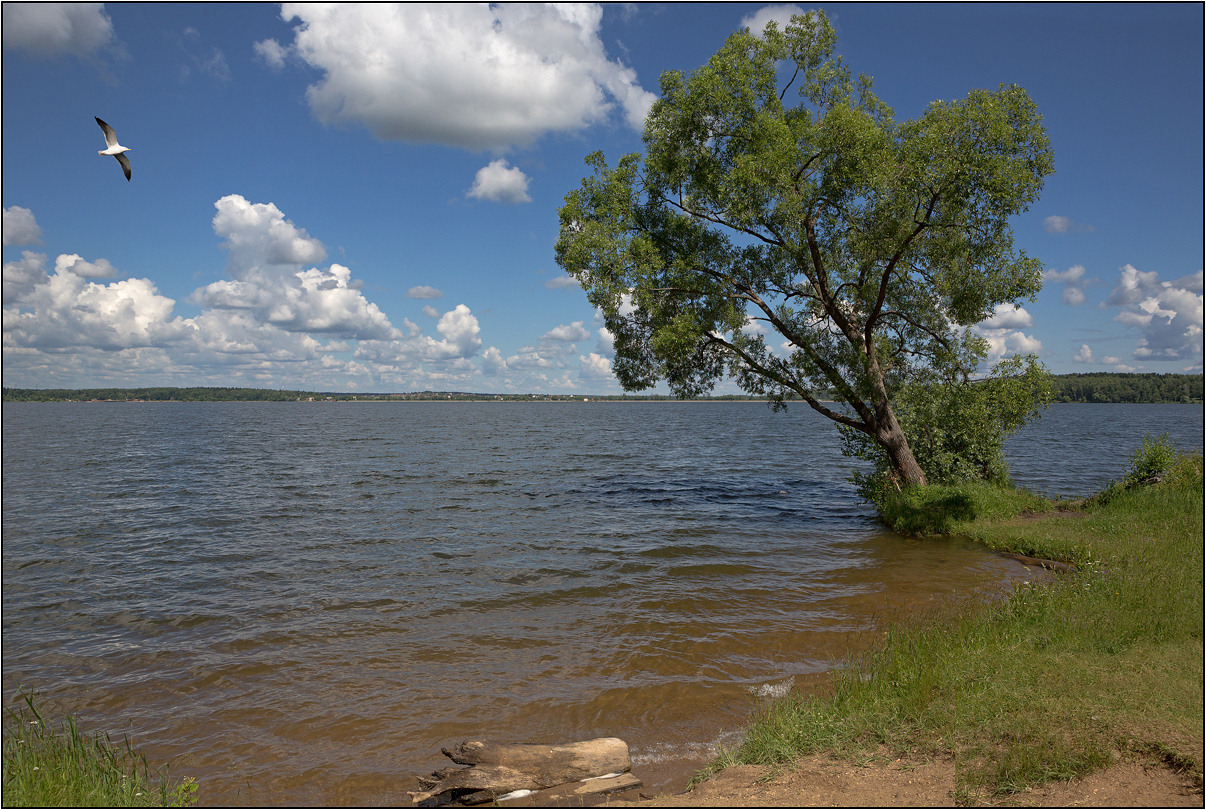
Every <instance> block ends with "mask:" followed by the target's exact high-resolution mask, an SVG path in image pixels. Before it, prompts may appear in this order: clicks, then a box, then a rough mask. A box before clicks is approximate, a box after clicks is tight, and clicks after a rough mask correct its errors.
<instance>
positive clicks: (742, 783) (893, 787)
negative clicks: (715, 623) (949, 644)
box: [609, 757, 1203, 807]
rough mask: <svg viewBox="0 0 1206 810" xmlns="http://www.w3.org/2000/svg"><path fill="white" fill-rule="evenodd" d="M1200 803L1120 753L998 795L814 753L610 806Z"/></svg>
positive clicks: (948, 768)
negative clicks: (1067, 777) (1102, 765)
mask: <svg viewBox="0 0 1206 810" xmlns="http://www.w3.org/2000/svg"><path fill="white" fill-rule="evenodd" d="M956 804H960V805H964V804H974V805H986V804H996V805H1006V806H1014V807H1018V806H1020V807H1202V806H1203V796H1202V788H1201V785H1200V784H1198V783H1196V781H1195V780H1194V779H1193V777H1191V776H1189V775H1187V774H1177V773H1175V772H1174V771H1173V770H1172V769H1170V768H1168V767H1167V766H1164V765H1160V764H1155V763H1150V762H1149V763H1145V762H1141V761H1138V760H1123V761H1120V762H1118V764H1116V765H1114V766H1113V767H1111V768H1109V769H1107V770H1105V771H1102V772H1099V773H1095V774H1092V775H1090V776H1087V777H1085V778H1083V779H1077V780H1074V781H1072V782H1051V783H1048V784H1047V785H1044V786H1042V787H1038V788H1028V789H1027V790H1025V791H1024V792H1022V793H1016V794H1012V795H1010V796H1005V797H1000V798H998V799H996V800H995V801H994V800H993V799H992V797H988V796H969V797H967V798H966V799H965V800H963V801H958V802H957V801H956V794H955V768H954V764H953V763H952V762H929V763H922V764H916V765H914V764H909V763H904V762H901V761H899V760H897V761H896V762H891V763H887V764H871V765H868V766H863V767H860V766H858V765H853V764H851V763H849V762H838V761H835V760H832V759H828V758H823V757H817V758H809V759H804V760H801V761H800V762H799V763H797V765H796V767H795V768H794V769H792V770H785V771H782V772H779V773H775V772H774V771H771V770H770V769H768V768H763V767H758V766H753V765H742V766H739V767H735V768H728V769H726V770H724V771H721V772H720V773H718V774H716V775H715V776H713V777H712V778H711V779H709V780H708V781H707V782H704V783H702V784H700V785H698V786H696V787H695V789H694V790H691V791H690V792H688V793H685V794H681V795H677V796H661V797H658V798H655V799H651V800H646V801H641V802H635V803H625V802H612V803H610V805H609V806H627V807H953V806H956Z"/></svg>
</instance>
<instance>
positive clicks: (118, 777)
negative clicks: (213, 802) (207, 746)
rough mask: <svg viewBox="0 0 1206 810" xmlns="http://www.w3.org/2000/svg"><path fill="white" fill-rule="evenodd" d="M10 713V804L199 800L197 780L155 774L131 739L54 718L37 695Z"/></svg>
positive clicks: (180, 803) (25, 696)
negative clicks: (115, 738)
mask: <svg viewBox="0 0 1206 810" xmlns="http://www.w3.org/2000/svg"><path fill="white" fill-rule="evenodd" d="M18 698H19V699H21V700H24V702H25V707H23V708H21V709H15V710H14V709H7V710H6V711H5V716H4V743H3V761H4V775H3V785H4V786H3V804H4V805H5V806H6V807H81V806H84V807H185V806H188V805H189V804H192V803H193V802H195V801H196V800H197V796H196V792H197V783H196V782H195V781H194V780H193V779H192V778H191V777H189V778H185V779H183V780H178V781H174V782H173V781H172V780H171V779H169V777H168V768H167V766H166V765H165V766H163V767H162V768H160V769H159V770H158V771H157V772H155V773H152V772H151V770H150V767H149V766H148V765H147V760H146V757H145V756H143V755H142V754H140V753H138V752H137V751H135V750H134V749H133V747H132V746H131V744H130V740H129V739H128V738H127V739H125V740H124V741H123V742H122V744H121V745H116V744H114V743H113V742H112V740H110V738H109V736H108V735H107V734H102V733H99V732H98V733H95V734H90V735H89V734H84V733H83V732H82V731H80V729H79V728H78V727H77V726H76V723H75V720H74V719H73V718H71V717H68V718H66V719H64V720H62V721H60V722H52V721H50V720H48V719H47V718H46V717H45V716H44V715H43V714H42V712H41V711H39V709H38V707H37V705H36V703H35V701H34V697H33V695H32V694H31V693H28V692H25V691H21V692H19V693H18Z"/></svg>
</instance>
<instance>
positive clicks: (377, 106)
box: [257, 3, 655, 149]
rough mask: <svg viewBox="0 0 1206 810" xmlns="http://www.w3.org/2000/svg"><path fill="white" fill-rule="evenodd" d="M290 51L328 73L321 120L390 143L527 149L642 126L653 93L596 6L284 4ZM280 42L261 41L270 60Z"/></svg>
mask: <svg viewBox="0 0 1206 810" xmlns="http://www.w3.org/2000/svg"><path fill="white" fill-rule="evenodd" d="M281 16H282V18H283V19H284V20H286V21H288V22H292V21H294V20H297V21H298V24H297V25H296V26H295V28H294V42H293V43H292V45H291V46H290V47H289V49H290V50H291V51H292V52H294V53H296V54H297V55H298V56H299V57H300V58H301V59H303V60H304V61H305V62H306V63H307V64H309V65H310V66H311V67H313V68H316V69H318V70H320V71H322V72H323V76H322V78H321V80H320V81H319V82H318V83H316V84H313V85H311V86H310V87H309V88H308V90H307V92H306V96H307V99H308V100H309V103H310V108H311V110H312V111H313V113H314V115H315V116H316V117H317V118H318V119H319V120H321V121H323V122H325V123H330V124H334V123H343V122H351V123H358V124H362V125H364V126H365V127H367V128H368V130H369V131H370V132H372V133H373V135H375V136H376V137H377V138H380V139H382V140H405V141H412V142H418V143H441V144H449V145H454V146H462V147H466V148H469V149H505V148H507V147H511V146H524V145H530V144H531V143H533V142H534V141H535V140H536V139H537V138H539V137H540V136H541V135H543V134H545V133H548V132H574V131H578V130H581V129H583V128H585V127H587V126H590V125H592V124H596V123H600V122H603V121H606V120H607V119H608V118H609V116H610V115H611V113H612V111H613V109H614V108H615V107H616V106H617V103H618V105H619V107H621V108H622V109H623V111H624V116H625V119H626V120H627V122H628V123H629V125H630V126H633V127H635V128H640V127H641V126H643V123H644V119H645V115H646V114H647V113H648V110H649V108H650V106H652V104H653V101H654V98H655V97H654V95H653V94H652V93H649V92H647V91H645V90H644V89H642V88H641V87H640V85H639V83H638V82H637V78H636V74H635V72H634V71H633V70H632V69H631V68H628V67H625V66H624V65H621V64H620V63H618V62H615V61H612V60H609V59H608V58H607V54H606V51H605V48H604V46H603V42H602V40H601V39H600V38H599V29H600V23H601V20H602V9H601V8H600V7H599V6H597V5H593V4H565V5H547V6H536V5H527V4H501V5H487V4H484V3H483V4H474V5H468V4H425V3H406V4H386V3H369V4H361V5H351V4H349V5H342V4H339V5H322V4H293V3H286V4H284V6H283V8H282V12H281ZM284 51H285V48H284V47H283V46H277V47H275V48H274V47H272V46H268V45H263V46H262V47H257V52H258V53H259V54H260V55H261V58H264V59H265V60H266V61H267V62H268V63H269V64H270V65H271V64H275V60H276V59H277V57H278V56H280V57H281V58H283V53H284Z"/></svg>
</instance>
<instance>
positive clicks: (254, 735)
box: [3, 403, 1034, 805]
mask: <svg viewBox="0 0 1206 810" xmlns="http://www.w3.org/2000/svg"><path fill="white" fill-rule="evenodd" d="M836 444H837V442H836V436H835V435H834V431H833V430H832V428H830V427H829V426H828V425H827V424H826V423H824V422H823V421H819V420H817V419H813V418H812V415H811V414H809V413H808V412H806V411H803V410H802V409H793V411H792V412H791V413H789V414H787V415H782V414H773V413H771V412H770V411H769V410H768V409H767V408H766V407H765V406H763V405H759V404H754V403H734V404H726V405H715V404H707V405H700V404H690V403H686V404H648V405H637V404H630V403H617V404H599V405H597V406H596V405H594V404H593V403H592V405H591V406H582V405H577V406H558V405H552V404H548V405H530V406H509V405H507V406H504V405H473V404H465V405H453V404H449V405H429V406H424V405H419V404H414V405H381V406H369V405H363V406H342V407H341V406H338V405H319V404H314V405H304V404H297V405H288V404H284V405H282V404H253V403H247V404H236V403H231V404H219V403H214V404H193V405H185V404H154V405H152V404H148V405H84V404H80V405H59V406H53V405H26V406H21V407H14V406H12V405H6V406H5V408H4V442H3V453H4V484H5V487H4V500H3V509H4V546H3V553H4V588H3V600H4V610H3V623H4V631H3V632H4V636H3V641H4V661H3V668H4V672H3V686H4V691H5V698H6V700H7V701H11V700H12V698H13V695H14V693H15V691H16V690H17V688H18V686H22V685H24V686H26V687H28V688H32V689H34V690H36V691H37V692H38V693H39V694H40V695H41V697H42V700H43V702H44V703H45V705H46V706H47V707H48V708H49V709H51V710H52V711H68V712H70V713H72V714H73V715H75V716H76V717H77V718H78V719H79V721H80V722H81V724H82V725H83V727H85V728H89V729H101V730H104V731H106V732H108V733H110V734H111V735H113V736H115V737H120V736H121V735H122V734H129V735H130V736H131V737H132V738H133V740H134V743H135V745H136V746H137V747H139V748H140V749H141V750H143V751H144V752H145V753H146V754H147V756H148V758H149V759H150V760H151V761H152V762H160V761H165V760H166V761H169V762H171V763H172V766H173V772H174V773H176V774H178V775H190V776H195V777H196V778H197V779H198V781H199V782H200V784H201V790H200V794H199V798H200V803H201V804H203V805H225V804H235V805H247V804H255V805H310V804H324V805H329V804H355V805H373V804H398V803H401V802H404V800H405V798H406V796H405V791H406V790H407V789H408V788H413V777H414V776H416V775H418V774H425V773H429V772H431V771H432V770H434V769H435V768H438V767H442V766H443V765H445V764H446V761H445V760H444V758H443V757H442V756H441V755H440V754H439V750H440V748H441V746H447V745H450V744H452V743H455V742H459V741H461V740H464V739H469V738H475V737H476V738H493V739H498V740H501V741H512V742H525V741H529V742H540V741H546V742H564V741H568V740H574V739H584V738H588V737H594V736H619V737H622V738H623V739H625V740H627V741H628V742H629V744H630V747H631V751H632V754H633V760H634V770H635V771H636V772H637V774H638V775H640V776H642V777H644V778H645V779H646V781H647V782H649V783H650V784H651V786H652V787H653V788H654V789H674V788H677V787H681V785H682V783H683V782H685V779H686V777H687V776H688V775H689V773H690V771H692V770H693V769H695V768H698V767H701V766H702V765H703V764H704V763H705V762H706V760H707V759H708V758H709V757H711V756H712V755H713V754H714V753H715V750H716V747H717V746H718V745H722V744H731V743H734V742H736V741H737V739H738V735H739V733H740V729H741V728H742V727H743V725H744V723H745V721H746V718H747V717H748V714H749V712H750V710H751V709H752V708H754V707H755V706H756V705H757V704H758V702H759V701H760V700H764V699H766V698H767V697H769V696H773V695H775V694H779V693H782V692H783V691H784V690H785V689H787V688H790V687H791V686H792V685H793V684H794V685H796V686H797V687H799V688H807V686H808V685H809V684H810V683H811V682H812V681H814V680H815V679H816V678H817V677H818V673H823V672H824V671H826V670H827V669H829V668H830V667H831V666H832V665H833V662H834V661H836V660H839V659H841V658H842V657H843V656H844V655H845V654H846V653H848V652H849V651H850V650H851V649H852V648H853V647H856V646H857V645H858V644H860V643H862V640H863V639H864V638H865V636H866V634H867V633H869V632H873V631H874V628H876V627H877V626H879V624H880V622H881V621H882V620H883V619H885V618H889V617H891V616H893V615H895V614H896V613H898V612H900V611H910V610H915V609H919V608H924V607H925V606H926V605H928V604H930V603H932V602H933V601H934V600H936V599H945V598H980V597H983V596H985V595H987V594H989V593H992V592H994V591H996V590H998V589H1000V588H1003V587H1007V586H1008V583H1010V582H1012V581H1016V580H1017V579H1019V578H1028V577H1031V576H1033V575H1034V573H1033V572H1032V571H1031V570H1030V569H1027V568H1026V567H1025V566H1022V565H1021V564H1019V563H1017V562H1014V561H1010V560H1005V559H1002V558H1000V557H997V556H995V555H992V554H989V553H987V552H986V551H984V550H982V549H978V548H975V547H973V546H970V545H967V544H962V543H958V542H945V541H944V542H932V541H931V542H922V541H917V540H911V539H906V538H903V537H899V536H896V535H891V534H884V533H882V532H880V531H878V529H877V528H876V525H875V523H874V521H873V520H872V519H871V517H870V515H869V514H868V513H867V510H866V508H865V506H863V505H862V504H861V503H860V502H859V500H858V498H857V497H856V495H855V493H854V492H853V490H852V488H851V487H850V485H849V484H848V483H846V481H845V476H846V474H847V472H848V469H847V466H848V465H847V462H846V461H845V460H844V459H842V458H841V456H840V454H839V453H838V452H837V448H836Z"/></svg>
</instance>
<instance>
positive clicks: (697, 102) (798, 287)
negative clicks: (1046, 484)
mask: <svg viewBox="0 0 1206 810" xmlns="http://www.w3.org/2000/svg"><path fill="white" fill-rule="evenodd" d="M835 43H836V34H835V33H834V30H833V28H832V26H831V25H830V24H829V22H828V20H827V19H826V17H825V15H824V13H823V12H820V11H814V12H810V13H809V14H805V15H797V16H795V17H793V18H792V20H791V22H790V23H789V24H788V25H787V26H786V28H784V29H783V30H780V29H779V28H778V27H777V26H775V25H773V24H772V25H770V26H768V27H767V29H766V31H765V32H764V33H763V34H762V35H761V36H759V35H756V34H755V33H751V32H750V31H748V30H743V31H739V32H737V33H735V34H733V35H732V36H730V37H729V38H728V40H727V41H726V42H725V44H724V46H723V47H722V48H721V49H720V50H719V51H718V52H717V53H716V54H715V55H714V56H713V57H712V58H711V59H710V60H709V61H708V62H707V64H705V65H703V66H702V67H700V68H699V69H698V70H695V71H693V72H690V73H682V72H679V71H670V72H667V73H665V74H663V75H662V77H661V91H662V92H661V98H660V99H659V100H658V101H657V102H656V103H655V104H654V106H653V109H652V110H651V112H650V114H649V116H648V118H647V120H646V126H645V133H644V143H645V149H646V153H645V156H644V158H642V157H641V156H640V155H637V154H629V155H624V156H622V157H621V158H619V160H618V161H617V162H616V163H615V165H614V166H609V165H608V163H607V161H606V160H605V158H604V157H603V155H602V154H600V153H595V154H592V155H590V156H589V157H588V158H587V163H588V165H590V166H591V168H592V169H593V172H594V173H593V175H592V176H589V177H587V178H585V179H584V180H583V181H582V183H581V186H580V187H579V188H578V189H575V190H573V191H571V192H570V193H569V194H567V195H566V197H565V202H564V204H563V205H562V207H561V208H560V210H559V213H560V222H561V232H560V238H559V239H558V242H557V246H556V253H557V261H558V263H559V264H560V265H561V266H562V267H563V268H564V269H565V270H566V272H567V273H569V274H570V275H571V276H573V277H574V278H576V279H577V280H578V281H579V283H580V284H581V285H582V287H583V289H584V290H586V293H587V297H588V298H589V300H590V301H591V303H592V304H594V305H595V306H597V307H598V308H599V309H600V310H601V311H602V313H603V317H604V321H605V323H606V325H607V328H608V329H609V330H610V331H611V333H612V334H613V335H614V337H615V349H616V361H615V364H614V369H615V372H616V376H617V378H618V379H619V380H620V382H621V384H622V385H623V386H624V387H625V388H626V389H628V390H640V389H643V388H648V387H650V386H652V385H653V384H654V383H656V382H657V381H658V380H665V381H666V382H667V384H668V385H669V387H670V390H671V391H672V392H673V393H674V394H676V395H677V396H681V397H693V396H697V395H699V394H700V393H702V392H704V391H707V390H709V389H710V388H711V387H712V386H713V385H714V384H715V383H716V382H717V381H718V380H719V379H720V378H722V377H723V376H725V375H729V376H730V377H732V378H733V379H734V380H735V381H736V382H737V383H738V384H739V385H740V386H741V387H742V389H743V390H745V391H747V392H749V393H751V394H756V395H765V396H767V397H768V398H770V399H771V401H772V402H774V403H775V404H776V405H782V403H783V402H784V400H785V399H787V398H788V397H789V396H791V395H792V394H795V395H798V396H799V397H800V398H801V399H803V400H805V401H806V402H807V403H808V404H809V406H810V407H812V408H813V409H815V410H817V411H818V412H820V413H822V414H824V415H826V416H828V417H829V418H830V419H833V420H834V421H836V422H838V423H839V424H845V425H848V426H849V427H851V428H853V429H855V430H858V431H861V432H862V433H864V434H865V435H867V436H868V437H870V439H871V440H872V441H875V442H877V443H879V444H880V445H881V446H882V447H883V448H885V450H886V451H887V452H888V453H889V458H890V463H891V464H892V465H893V466H894V467H895V468H897V471H898V472H900V473H901V474H902V476H903V477H904V479H905V480H908V481H920V480H922V479H924V475H922V474H921V472H920V470H919V469H918V468H917V465H916V464H915V463H913V459H912V457H911V454H910V451H909V448H908V443H907V442H905V441H903V439H902V436H901V433H900V428H899V425H898V424H897V423H896V418H895V416H894V414H893V408H894V405H895V403H894V402H893V400H892V398H891V394H890V393H889V390H888V389H889V387H891V386H892V385H893V384H892V382H891V380H892V379H893V378H912V377H917V376H930V377H932V378H934V379H936V380H942V381H950V380H954V379H958V378H959V377H960V376H961V375H964V376H965V375H966V373H967V372H968V371H970V370H972V369H974V368H975V367H976V365H977V364H978V362H979V360H980V359H982V358H983V357H984V355H985V346H984V344H983V341H977V340H976V339H975V338H974V337H970V336H968V333H967V332H966V331H964V330H961V329H960V327H962V326H966V325H969V324H972V323H976V322H978V321H980V320H982V319H984V318H986V317H988V316H989V315H990V314H991V313H992V311H993V309H994V307H995V306H996V305H998V304H1000V303H1003V302H1007V301H1010V302H1016V301H1018V300H1020V299H1026V298H1033V296H1034V295H1035V294H1036V293H1037V292H1038V290H1039V289H1040V287H1041V285H1042V277H1041V276H1042V266H1041V264H1040V263H1039V262H1038V261H1037V260H1036V259H1033V258H1031V257H1028V256H1027V255H1026V254H1025V253H1024V252H1023V251H1020V250H1017V249H1016V248H1015V246H1014V244H1013V235H1012V231H1011V230H1010V227H1009V224H1008V221H1009V219H1010V217H1012V216H1014V215H1016V214H1018V213H1020V212H1022V211H1024V210H1026V209H1027V208H1028V207H1029V205H1030V204H1031V203H1033V202H1034V201H1035V200H1036V199H1037V198H1038V194H1039V191H1040V190H1041V188H1042V185H1043V180H1044V178H1045V177H1046V175H1048V174H1050V173H1051V171H1052V170H1053V163H1052V156H1051V149H1050V145H1049V144H1048V141H1047V137H1046V134H1045V132H1044V130H1043V127H1042V121H1041V116H1040V115H1039V114H1038V112H1037V110H1036V109H1035V106H1034V104H1033V102H1032V101H1031V100H1030V98H1029V96H1027V94H1026V92H1025V91H1024V90H1022V88H1020V87H1017V86H1016V85H1002V86H1001V87H1000V88H999V89H997V90H995V91H988V90H973V91H972V92H970V93H969V94H968V96H967V98H965V99H963V100H957V101H935V102H934V103H932V104H931V105H930V106H929V108H928V109H927V110H926V111H925V112H924V113H923V114H922V115H921V116H920V117H919V118H916V119H914V120H911V121H905V122H897V121H896V120H895V118H894V115H893V112H892V110H891V109H889V108H888V107H887V105H885V104H884V103H883V102H882V101H880V100H879V99H878V98H877V97H876V96H875V94H874V93H873V91H872V89H871V81H870V80H869V79H867V78H866V77H861V76H860V77H858V78H855V77H853V76H852V74H851V72H850V70H849V69H848V68H847V67H846V65H845V64H844V63H843V61H842V59H841V57H839V56H837V55H836V54H835V53H834V47H835ZM784 65H786V68H787V70H786V71H784V70H782V67H783V66H784ZM789 91H794V95H795V98H796V101H795V102H794V103H793V102H791V101H789V100H788V98H789V95H788V94H789ZM772 332H775V333H778V336H779V337H776V338H775V339H773V340H771V339H770V338H768V335H770V334H771V333H772ZM780 345H785V346H786V347H787V348H786V350H781V349H780V348H779V346H780ZM829 391H832V392H833V393H834V394H835V395H836V397H837V398H838V399H839V400H840V401H841V402H842V403H844V405H845V406H847V407H845V408H836V409H835V408H831V407H829V405H827V404H825V403H823V402H822V401H821V399H822V392H829Z"/></svg>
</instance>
